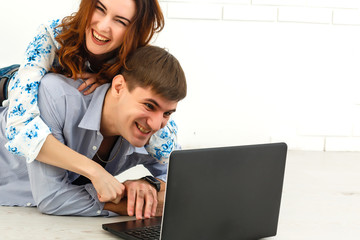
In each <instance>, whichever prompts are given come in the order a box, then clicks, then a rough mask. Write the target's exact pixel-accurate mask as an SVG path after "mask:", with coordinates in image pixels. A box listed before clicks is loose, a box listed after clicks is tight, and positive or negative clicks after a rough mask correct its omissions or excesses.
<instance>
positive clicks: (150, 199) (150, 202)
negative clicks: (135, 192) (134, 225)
mask: <svg viewBox="0 0 360 240" xmlns="http://www.w3.org/2000/svg"><path fill="white" fill-rule="evenodd" d="M154 205H156V204H155V199H154V194H153V192H152V190H151V189H149V190H148V192H147V194H146V196H145V211H144V217H145V218H150V217H151V215H152V213H153V208H154Z"/></svg>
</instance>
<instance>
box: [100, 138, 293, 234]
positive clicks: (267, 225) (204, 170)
mask: <svg viewBox="0 0 360 240" xmlns="http://www.w3.org/2000/svg"><path fill="white" fill-rule="evenodd" d="M286 153H287V145H286V144H285V143H269V144H259V145H248V146H234V147H220V148H208V149H193V150H179V151H174V152H173V153H172V154H171V156H170V161H169V166H168V178H167V186H166V196H165V205H164V210H163V217H162V218H161V217H155V218H150V219H144V220H133V221H127V222H116V223H109V224H103V225H102V226H103V229H105V230H107V231H109V232H111V233H113V234H116V235H117V236H119V237H121V238H122V239H166V240H177V239H181V240H184V239H186V240H191V239H196V240H199V239H206V240H213V239H214V240H215V239H216V240H219V239H221V240H224V239H237V240H238V239H260V238H264V237H270V236H275V235H276V232H277V225H278V217H279V210H280V201H281V194H282V186H283V179H284V171H285V159H286ZM154 229H155V232H156V233H155V235H151V234H153V233H151V232H152V231H153V230H154Z"/></svg>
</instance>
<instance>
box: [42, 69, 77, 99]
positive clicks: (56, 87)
mask: <svg viewBox="0 0 360 240" xmlns="http://www.w3.org/2000/svg"><path fill="white" fill-rule="evenodd" d="M80 84H81V81H80V80H78V81H74V79H71V78H68V77H66V76H64V75H61V74H57V73H47V74H45V76H44V77H43V78H42V79H41V81H40V86H39V93H41V92H47V93H50V94H51V95H52V96H53V97H59V96H63V95H81V94H80V92H79V91H78V90H77V87H78V86H80Z"/></svg>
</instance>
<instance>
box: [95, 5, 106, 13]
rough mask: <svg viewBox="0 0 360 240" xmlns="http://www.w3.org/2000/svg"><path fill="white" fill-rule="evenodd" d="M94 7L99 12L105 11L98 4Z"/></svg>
mask: <svg viewBox="0 0 360 240" xmlns="http://www.w3.org/2000/svg"><path fill="white" fill-rule="evenodd" d="M96 9H97V10H99V11H100V12H105V10H104V9H103V8H102V7H100V6H96Z"/></svg>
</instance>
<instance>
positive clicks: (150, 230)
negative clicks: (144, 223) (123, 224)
mask: <svg viewBox="0 0 360 240" xmlns="http://www.w3.org/2000/svg"><path fill="white" fill-rule="evenodd" d="M125 233H126V234H128V235H131V236H133V237H136V238H138V239H143V240H150V239H151V240H155V239H156V240H157V239H160V226H151V227H144V228H138V229H133V230H129V231H126V232H125Z"/></svg>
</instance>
